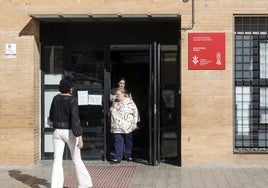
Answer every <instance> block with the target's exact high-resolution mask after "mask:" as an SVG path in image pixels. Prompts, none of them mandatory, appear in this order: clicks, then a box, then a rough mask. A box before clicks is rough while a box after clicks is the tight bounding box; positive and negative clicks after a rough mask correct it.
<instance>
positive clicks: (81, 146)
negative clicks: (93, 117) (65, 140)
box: [77, 136, 84, 149]
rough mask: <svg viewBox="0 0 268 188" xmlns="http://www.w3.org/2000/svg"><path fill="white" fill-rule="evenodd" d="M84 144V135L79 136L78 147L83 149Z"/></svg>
mask: <svg viewBox="0 0 268 188" xmlns="http://www.w3.org/2000/svg"><path fill="white" fill-rule="evenodd" d="M83 145H84V143H83V139H82V136H79V137H78V144H77V147H78V148H79V149H82V148H83Z"/></svg>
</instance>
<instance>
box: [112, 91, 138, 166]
mask: <svg viewBox="0 0 268 188" xmlns="http://www.w3.org/2000/svg"><path fill="white" fill-rule="evenodd" d="M115 93H116V100H115V102H113V104H112V106H111V108H110V112H111V132H112V133H113V134H114V148H115V159H113V160H112V161H111V164H116V163H120V162H121V160H122V158H123V156H124V155H125V157H126V159H127V161H132V160H133V159H132V147H133V139H132V132H133V131H134V130H135V129H137V122H138V114H139V113H138V109H137V106H136V104H135V103H134V101H133V100H132V99H130V98H129V97H127V95H126V91H125V89H124V88H122V87H119V88H118V89H117V90H116V92H115Z"/></svg>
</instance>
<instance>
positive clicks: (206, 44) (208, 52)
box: [188, 33, 225, 70]
mask: <svg viewBox="0 0 268 188" xmlns="http://www.w3.org/2000/svg"><path fill="white" fill-rule="evenodd" d="M188 41H189V49H188V50H189V56H188V68H189V69H191V70H194V69H196V70H224V69H225V33H189V35H188Z"/></svg>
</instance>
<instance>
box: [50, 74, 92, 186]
mask: <svg viewBox="0 0 268 188" xmlns="http://www.w3.org/2000/svg"><path fill="white" fill-rule="evenodd" d="M73 89H74V86H73V82H72V80H71V78H70V77H67V76H66V77H64V78H63V79H62V80H61V81H60V84H59V91H60V92H61V93H60V94H58V95H56V96H55V97H54V98H53V100H52V103H51V107H50V112H49V120H50V121H51V122H52V126H53V128H54V132H53V144H54V162H53V169H52V177H51V188H62V187H63V183H64V173H63V167H62V160H63V159H62V158H63V152H64V147H65V143H66V144H67V145H68V147H69V149H70V152H71V157H72V160H73V163H74V167H75V173H76V177H77V182H78V187H79V188H86V187H92V180H91V176H90V174H89V172H88V171H87V168H86V166H85V164H84V163H83V161H82V159H81V151H80V149H81V148H83V139H82V129H81V126H80V120H79V113H78V101H77V98H75V97H74V96H72V93H73Z"/></svg>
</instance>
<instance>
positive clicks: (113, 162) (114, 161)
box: [110, 159, 121, 164]
mask: <svg viewBox="0 0 268 188" xmlns="http://www.w3.org/2000/svg"><path fill="white" fill-rule="evenodd" d="M120 162H121V161H118V160H116V159H113V160H111V162H110V164H118V163H120Z"/></svg>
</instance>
